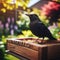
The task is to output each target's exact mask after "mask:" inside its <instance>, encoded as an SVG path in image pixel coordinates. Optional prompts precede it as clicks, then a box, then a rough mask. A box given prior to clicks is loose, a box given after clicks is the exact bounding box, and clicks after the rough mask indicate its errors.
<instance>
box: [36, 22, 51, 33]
mask: <svg viewBox="0 0 60 60" xmlns="http://www.w3.org/2000/svg"><path fill="white" fill-rule="evenodd" d="M36 26H37V29H38V31H41V32H42V34H47V33H48V34H51V33H50V31H49V29H48V28H47V27H46V26H45V25H44V24H43V23H42V22H38V23H37V24H36Z"/></svg>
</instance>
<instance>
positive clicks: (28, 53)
mask: <svg viewBox="0 0 60 60" xmlns="http://www.w3.org/2000/svg"><path fill="white" fill-rule="evenodd" d="M7 49H8V50H10V51H12V52H14V53H16V54H19V55H21V56H23V57H26V58H28V59H30V60H57V59H60V43H55V42H54V43H48V44H38V43H29V42H27V43H26V42H22V40H8V41H7Z"/></svg>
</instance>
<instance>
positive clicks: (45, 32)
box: [26, 14, 57, 41]
mask: <svg viewBox="0 0 60 60" xmlns="http://www.w3.org/2000/svg"><path fill="white" fill-rule="evenodd" d="M26 15H27V16H28V17H29V19H30V24H29V27H30V30H31V32H32V33H33V34H34V35H35V36H37V37H39V38H43V39H44V38H45V37H47V38H48V39H49V40H53V41H54V40H57V39H56V38H54V37H53V36H52V34H51V32H50V30H49V29H48V28H47V27H46V26H45V25H44V24H43V22H42V21H41V19H40V18H39V17H38V15H37V14H26Z"/></svg>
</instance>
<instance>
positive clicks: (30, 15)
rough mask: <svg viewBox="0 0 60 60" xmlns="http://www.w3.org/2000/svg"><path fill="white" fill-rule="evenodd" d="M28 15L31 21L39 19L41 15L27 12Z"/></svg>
mask: <svg viewBox="0 0 60 60" xmlns="http://www.w3.org/2000/svg"><path fill="white" fill-rule="evenodd" d="M26 15H27V16H28V17H29V18H30V21H36V20H38V21H39V17H38V15H36V14H26Z"/></svg>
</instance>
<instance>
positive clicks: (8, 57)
mask: <svg viewBox="0 0 60 60" xmlns="http://www.w3.org/2000/svg"><path fill="white" fill-rule="evenodd" d="M5 60H20V59H18V58H16V57H15V56H13V55H10V54H5Z"/></svg>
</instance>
